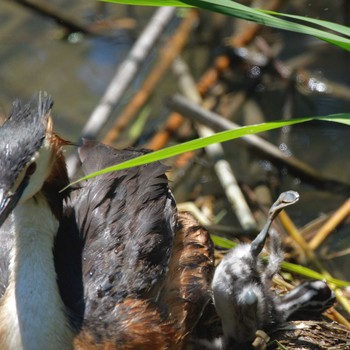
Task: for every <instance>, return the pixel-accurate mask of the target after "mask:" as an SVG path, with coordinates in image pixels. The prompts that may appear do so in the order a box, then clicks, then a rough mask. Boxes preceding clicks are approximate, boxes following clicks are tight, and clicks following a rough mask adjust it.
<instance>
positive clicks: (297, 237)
mask: <svg viewBox="0 0 350 350" xmlns="http://www.w3.org/2000/svg"><path fill="white" fill-rule="evenodd" d="M278 217H279V219H280V221H281V223H282V225H283V226H284V227H285V228H286V230H287V232H288V234H289V235H290V236H291V237H292V238H293V239H294V241H295V242H296V243H297V244H299V246H300V247H301V248H302V250H303V251H304V253H305V255H306V256H307V257H308V259H309V261H310V262H311V263H312V264H313V265H314V266H315V267H316V268H317V269H318V270H319V271H320V272H321V274H322V275H323V276H324V277H325V278H332V276H331V274H330V273H329V272H328V271H327V270H326V269H325V267H324V266H323V264H322V263H321V262H320V261H319V259H318V258H317V256H316V254H315V252H314V251H313V250H311V249H310V248H309V245H308V243H307V242H306V241H305V239H304V237H303V236H302V235H301V234H300V232H299V230H298V229H297V228H296V226H295V225H294V223H293V222H292V220H291V219H290V218H289V216H288V215H287V213H286V212H285V211H282V212H281V213H280V214H279V215H278ZM287 227H288V229H287ZM330 287H331V288H332V289H333V291H334V293H335V295H336V297H337V299H338V301H339V302H340V303H341V304H342V306H343V308H344V309H345V310H346V312H347V313H348V314H350V303H349V300H348V299H347V298H346V297H344V295H343V292H342V290H341V289H339V288H336V287H335V286H333V285H330ZM345 326H346V327H348V329H350V323H347V324H345Z"/></svg>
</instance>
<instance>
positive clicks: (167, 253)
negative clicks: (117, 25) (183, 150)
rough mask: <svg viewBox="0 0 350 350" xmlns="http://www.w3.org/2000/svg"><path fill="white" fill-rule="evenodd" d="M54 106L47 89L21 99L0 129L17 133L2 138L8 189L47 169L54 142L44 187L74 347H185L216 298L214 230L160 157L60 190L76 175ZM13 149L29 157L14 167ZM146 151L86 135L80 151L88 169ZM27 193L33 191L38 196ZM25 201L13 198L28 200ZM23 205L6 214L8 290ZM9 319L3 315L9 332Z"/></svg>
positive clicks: (0, 278)
mask: <svg viewBox="0 0 350 350" xmlns="http://www.w3.org/2000/svg"><path fill="white" fill-rule="evenodd" d="M51 106H52V101H51V99H50V98H49V97H48V96H47V95H45V94H41V95H40V97H39V101H38V102H37V105H36V106H33V104H32V105H26V106H22V105H20V104H19V103H17V104H16V105H15V107H14V109H13V111H12V113H11V116H10V118H9V119H8V121H6V122H5V124H4V125H5V127H4V126H3V127H2V128H0V133H2V134H4V135H5V136H6V137H7V135H9V134H10V133H12V139H11V140H10V139H9V138H7V139H6V140H7V141H6V140H5V141H4V142H2V143H0V163H1V164H2V165H3V166H4V167H8V168H10V170H11V169H15V174H13V171H12V170H11V171H12V174H11V177H9V178H8V177H6V176H3V177H0V186H1V188H2V189H4V191H7V192H8V190H9V189H10V188H13V186H14V184H15V183H16V181H18V178H19V176H20V186H22V184H24V185H23V187H25V189H24V190H23V191H27V188H30V185H31V180H32V179H33V178H34V177H35V176H36V177H38V175H36V171H35V170H36V168H38V169H39V170H40V171H41V170H42V169H41V168H40V166H41V165H40V160H41V159H42V158H40V156H38V154H42V149H43V146H44V147H46V148H45V149H47V152H48V154H49V155H50V157H48V158H47V157H46V158H47V162H46V166H47V167H48V168H49V169H47V173H46V174H45V178H44V179H43V183H42V185H41V187H40V188H39V189H38V193H40V196H42V198H43V201H41V202H40V203H41V204H42V205H45V203H46V206H47V208H49V209H50V210H51V212H52V218H51V219H50V220H51V221H52V222H56V221H57V227H58V228H57V230H56V232H55V233H54V237H53V239H52V250H51V253H50V248H48V250H49V253H48V256H50V254H51V255H52V261H53V263H54V270H55V271H54V276H53V277H54V279H55V280H57V284H56V287H57V291H58V294H59V296H60V299H61V301H62V303H63V305H64V310H63V313H64V315H65V317H66V319H67V324H68V325H69V326H68V328H69V330H70V331H72V333H73V336H74V340H72V347H74V348H75V349H125V350H127V349H182V348H183V347H184V346H185V344H186V342H187V340H188V337H189V335H190V333H191V330H192V329H193V327H194V326H195V324H196V322H197V320H198V318H199V317H200V315H201V312H202V310H203V308H204V306H205V305H206V303H207V302H208V300H209V298H210V281H211V275H212V272H213V251H212V245H211V241H210V238H209V236H208V234H207V232H206V231H205V230H204V229H202V228H201V227H200V226H198V224H197V223H196V222H195V220H194V219H193V218H192V217H191V216H190V215H189V214H187V213H178V212H177V210H176V204H175V201H174V198H173V196H172V194H171V191H170V189H169V187H168V181H167V178H166V175H165V172H166V171H167V170H168V168H167V167H166V166H164V165H162V164H160V163H158V162H156V163H152V164H148V165H144V166H140V167H136V168H132V169H128V170H122V171H119V172H115V173H108V174H104V175H101V176H100V177H97V178H93V179H90V180H87V181H86V182H84V183H82V184H78V185H77V186H76V187H74V188H73V189H70V190H66V191H64V192H63V193H61V192H59V191H60V190H61V189H62V188H63V187H64V186H65V185H67V184H68V181H69V180H68V176H67V173H66V169H65V163H64V159H63V156H62V152H61V146H62V145H64V144H65V142H64V141H63V140H62V139H60V138H59V137H57V136H56V135H55V134H54V133H53V131H52V129H51V121H50V110H51ZM12 119H13V120H14V122H13V123H14V125H11V123H12ZM16 120H17V122H16ZM6 123H7V124H6ZM16 123H17V124H16ZM17 126H18V127H17ZM22 128H24V129H26V131H27V132H28V130H29V131H31V132H32V134H31V135H27V136H26V137H25V139H26V142H27V143H25V144H26V145H25V146H22V144H23V142H22V141H21V142H20V141H19V142H18V143H17V140H16V139H17V138H18V137H20V135H22V134H23V130H22ZM19 129H21V130H19ZM37 129H38V130H37ZM43 129H44V132H43ZM0 136H1V134H0ZM33 137H36V138H38V140H36V141H34V140H32V138H33ZM39 139H40V140H39ZM23 147H24V148H23ZM7 149H10V152H12V153H11V154H13V155H14V157H15V156H18V155H20V156H21V157H22V158H21V159H22V161H21V162H22V163H21V164H20V165H18V164H17V165H15V166H14V167H13V166H12V163H14V162H15V158H14V157H13V158H11V159H10V160H4V158H5V157H6V154H7V153H6V152H7ZM144 152H145V151H142V150H141V151H140V150H133V149H126V150H122V151H119V150H115V149H113V148H111V147H108V146H105V145H102V144H100V143H97V142H92V141H86V142H85V143H84V144H83V146H82V147H81V148H80V158H81V162H82V168H83V171H84V173H85V174H87V173H90V172H92V171H96V170H99V169H101V168H102V167H106V166H109V165H113V164H117V163H120V162H122V161H124V160H127V159H130V158H133V157H135V156H137V155H140V154H143V153H144ZM45 155H46V153H45ZM46 158H45V159H46ZM34 163H35V168H34V167H33V166H32V165H31V164H34ZM29 167H31V168H29ZM27 169H30V171H27ZM32 172H33V173H32ZM3 174H4V173H0V175H3ZM20 174H21V175H20ZM41 175H43V173H41ZM3 178H4V179H5V180H6V183H3V182H1V181H2V180H3ZM15 187H16V188H17V184H16V186H15ZM27 192H28V196H29V194H30V195H32V197H33V198H34V199H35V198H36V197H37V196H38V193H34V194H32V193H31V192H30V191H29V190H28V191H27ZM27 192H25V193H27ZM32 197H31V198H32ZM38 198H39V197H38ZM21 200H22V199H21V198H19V199H18V198H17V199H16V201H18V203H17V202H14V203H15V204H12V205H14V206H16V205H17V207H21V206H22V205H23V203H22V202H21ZM31 200H32V199H31ZM34 202H35V200H33V203H34ZM17 207H16V208H15V209H14V214H13V215H8V213H5V214H6V215H1V217H4V216H6V217H7V220H6V221H5V223H4V224H3V225H2V227H1V228H0V242H1V243H3V244H2V246H1V247H0V254H1V255H0V293H1V294H0V296H1V295H3V296H6V293H7V290H8V288H9V287H8V286H9V285H10V284H9V280H10V279H11V277H10V276H11V275H12V274H13V273H14V272H13V270H12V265H11V264H12V263H11V261H12V260H11V259H13V257H12V251H13V250H14V247H15V246H16V244H17V243H16V239H17V238H16V237H17V236H20V235H21V234H22V233H21V232H18V231H16V229H14V227H15V226H16V224H15V221H16V220H18V217H19V214H18V210H19V209H17ZM12 209H13V208H11V211H12ZM0 213H1V208H0ZM21 215H25V214H23V213H22V214H21ZM34 216H35V213H34ZM41 220H43V221H44V220H45V218H43V217H42V218H41ZM43 225H45V222H43ZM31 287H32V290H33V293H36V290H35V286H31ZM40 287H42V286H40ZM22 297H23V298H26V296H25V295H22ZM3 300H4V297H3V298H2V299H0V319H1V312H2V310H3V309H2V308H1V303H3ZM46 307H47V305H46ZM58 309H59V308H58ZM24 312H25V310H24ZM20 316H21V315H18V317H20ZM40 321H41V320H40V319H33V320H32V322H33V323H35V322H38V323H40ZM2 322H6V320H2ZM43 326H45V325H43ZM2 327H3V325H2V324H1V322H0V334H1V328H2ZM63 333H64V332H62V334H63ZM38 336H40V334H39V335H38ZM53 336H55V335H54V334H53ZM67 337H69V335H67ZM28 349H31V347H29V348H28Z"/></svg>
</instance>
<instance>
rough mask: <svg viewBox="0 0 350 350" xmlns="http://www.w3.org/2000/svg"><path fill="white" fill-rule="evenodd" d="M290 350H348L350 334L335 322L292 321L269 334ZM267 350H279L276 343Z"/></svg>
mask: <svg viewBox="0 0 350 350" xmlns="http://www.w3.org/2000/svg"><path fill="white" fill-rule="evenodd" d="M271 338H272V339H275V340H278V342H279V343H280V344H281V345H282V346H284V347H285V348H286V349H288V350H290V349H293V350H349V349H350V332H349V331H348V330H347V329H346V328H345V327H344V326H342V325H341V324H339V323H337V322H326V321H292V322H288V323H287V324H286V325H285V326H284V327H283V328H281V329H279V330H278V331H276V332H274V333H273V334H271ZM267 349H268V350H274V349H281V347H279V346H278V345H277V344H276V343H275V344H273V345H270V346H268V348H267Z"/></svg>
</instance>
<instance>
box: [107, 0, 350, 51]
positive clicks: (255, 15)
mask: <svg viewBox="0 0 350 350" xmlns="http://www.w3.org/2000/svg"><path fill="white" fill-rule="evenodd" d="M104 1H108V2H115V3H120V4H131V5H139V6H140V5H148V6H178V7H184V6H195V7H199V8H204V9H207V10H210V11H214V12H219V13H223V14H225V15H229V16H233V17H237V18H241V19H245V20H248V21H253V22H257V23H260V24H263V25H266V26H270V27H273V28H278V29H283V30H288V31H293V32H297V33H301V34H307V35H312V36H315V37H317V38H319V39H321V40H323V41H326V42H328V43H331V44H333V45H336V46H338V47H341V48H342V49H345V50H348V51H350V40H349V39H347V38H345V37H343V36H340V35H336V34H333V33H329V32H328V31H324V30H320V29H317V28H314V27H311V26H307V25H305V24H300V23H295V22H293V21H287V20H285V19H282V18H279V17H286V18H291V19H296V20H298V21H303V22H306V23H311V24H313V25H317V26H321V27H324V28H326V29H327V30H329V29H331V30H333V31H335V32H338V33H341V34H343V35H346V36H349V35H350V28H349V27H346V26H343V25H341V24H337V23H332V22H328V21H323V20H319V19H314V18H309V17H303V16H297V15H289V14H284V13H278V12H274V11H267V10H261V9H255V8H250V7H248V6H245V5H242V4H239V3H237V2H234V1H231V0H183V1H171V0H166V1H159V0H153V1H152V0H145V1H136V0H104Z"/></svg>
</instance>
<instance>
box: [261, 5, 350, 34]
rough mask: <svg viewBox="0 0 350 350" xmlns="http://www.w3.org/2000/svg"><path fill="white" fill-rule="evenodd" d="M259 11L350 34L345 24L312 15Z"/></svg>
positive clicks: (349, 29)
mask: <svg viewBox="0 0 350 350" xmlns="http://www.w3.org/2000/svg"><path fill="white" fill-rule="evenodd" d="M259 11H261V12H264V13H267V14H270V15H274V16H282V17H288V18H293V19H297V20H299V21H304V22H308V23H312V24H316V25H318V26H320V27H324V28H327V29H330V30H333V31H334V32H338V33H340V34H343V35H346V36H350V28H349V27H347V26H344V25H342V24H338V23H333V22H329V21H324V20H322V19H315V18H311V17H304V16H297V15H290V14H288V13H280V12H275V11H268V10H259Z"/></svg>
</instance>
